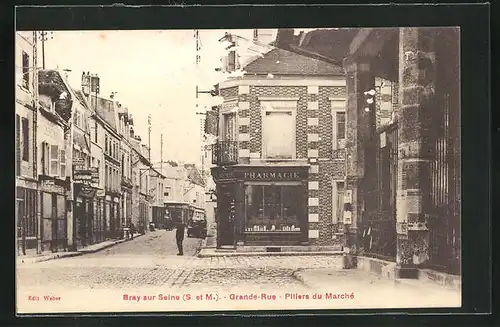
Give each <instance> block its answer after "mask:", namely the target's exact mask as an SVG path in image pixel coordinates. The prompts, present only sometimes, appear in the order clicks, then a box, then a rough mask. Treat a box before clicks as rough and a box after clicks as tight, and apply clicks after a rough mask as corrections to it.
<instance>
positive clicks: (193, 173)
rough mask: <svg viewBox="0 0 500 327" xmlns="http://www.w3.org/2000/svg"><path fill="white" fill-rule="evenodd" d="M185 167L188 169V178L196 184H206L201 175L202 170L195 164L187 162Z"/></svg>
mask: <svg viewBox="0 0 500 327" xmlns="http://www.w3.org/2000/svg"><path fill="white" fill-rule="evenodd" d="M184 168H185V169H186V171H187V179H188V180H189V181H190V182H191V183H193V184H196V185H200V186H205V181H204V180H203V177H202V176H201V173H200V171H199V170H198V169H197V168H196V166H195V165H194V164H185V165H184Z"/></svg>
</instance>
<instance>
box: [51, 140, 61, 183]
mask: <svg viewBox="0 0 500 327" xmlns="http://www.w3.org/2000/svg"><path fill="white" fill-rule="evenodd" d="M59 155H60V154H59V147H58V146H57V145H51V146H50V175H52V176H59V173H60V171H59V170H60V167H59Z"/></svg>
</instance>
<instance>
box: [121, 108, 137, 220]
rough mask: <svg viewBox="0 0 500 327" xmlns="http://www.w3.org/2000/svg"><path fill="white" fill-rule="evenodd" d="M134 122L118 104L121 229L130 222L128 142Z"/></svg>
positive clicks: (129, 146)
mask: <svg viewBox="0 0 500 327" xmlns="http://www.w3.org/2000/svg"><path fill="white" fill-rule="evenodd" d="M133 124H134V122H133V119H132V115H131V114H129V112H128V109H127V108H125V107H123V106H122V105H121V104H118V127H119V134H120V137H121V141H120V152H121V154H120V158H121V159H120V161H121V162H120V166H121V182H120V184H121V195H122V196H121V202H120V203H121V208H120V209H121V213H122V215H121V226H122V229H123V228H124V227H125V226H127V225H128V224H130V223H131V222H132V203H133V198H132V193H133V187H134V184H133V182H132V151H133V150H132V145H131V143H130V128H131V127H132V126H133Z"/></svg>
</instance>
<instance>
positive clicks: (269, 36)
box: [253, 29, 274, 45]
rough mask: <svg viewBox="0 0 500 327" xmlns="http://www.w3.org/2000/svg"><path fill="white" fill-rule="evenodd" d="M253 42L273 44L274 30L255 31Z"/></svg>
mask: <svg viewBox="0 0 500 327" xmlns="http://www.w3.org/2000/svg"><path fill="white" fill-rule="evenodd" d="M253 40H254V41H257V42H259V43H262V44H266V45H268V44H271V43H272V42H273V41H274V40H273V30H272V29H255V30H253Z"/></svg>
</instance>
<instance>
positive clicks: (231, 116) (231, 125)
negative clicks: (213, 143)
mask: <svg viewBox="0 0 500 327" xmlns="http://www.w3.org/2000/svg"><path fill="white" fill-rule="evenodd" d="M223 117H224V135H223V136H222V138H223V140H224V141H236V134H237V133H236V113H228V114H223Z"/></svg>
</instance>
